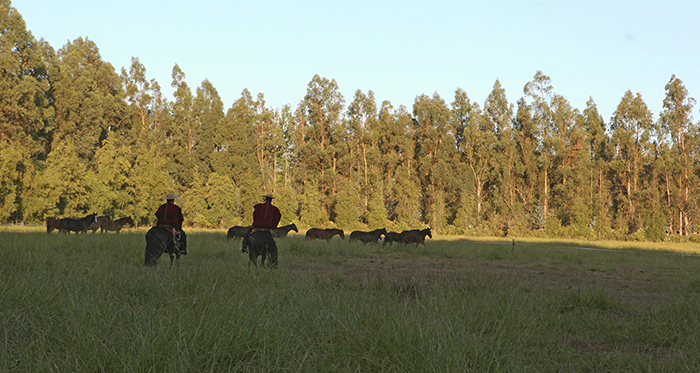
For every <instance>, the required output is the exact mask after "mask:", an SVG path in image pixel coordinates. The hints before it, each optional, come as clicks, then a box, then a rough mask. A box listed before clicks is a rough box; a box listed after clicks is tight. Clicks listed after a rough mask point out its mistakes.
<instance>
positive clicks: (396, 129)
mask: <svg viewBox="0 0 700 373" xmlns="http://www.w3.org/2000/svg"><path fill="white" fill-rule="evenodd" d="M0 26H1V27H0V52H1V53H0V144H1V146H0V175H2V176H3V178H2V182H1V183H0V205H2V207H3V210H2V213H0V222H3V223H7V222H11V221H18V220H24V221H25V222H28V223H39V222H43V221H45V219H46V218H48V217H54V216H58V217H64V216H80V215H83V214H86V213H88V212H93V211H94V212H98V213H100V214H107V215H112V216H113V217H121V216H132V217H133V218H134V219H135V221H136V222H137V224H138V225H141V226H143V225H151V224H152V223H153V221H154V217H153V211H154V210H155V208H157V206H158V205H159V204H160V203H161V202H162V200H161V197H162V196H163V195H164V194H166V193H168V192H176V193H178V194H180V195H181V196H183V199H182V200H181V204H182V205H183V207H184V214H185V216H186V225H187V224H191V225H192V226H197V227H208V228H213V227H219V228H221V227H227V226H231V225H237V224H242V225H246V224H249V223H250V221H251V211H252V206H253V205H254V204H255V203H257V202H259V201H260V196H261V195H262V194H264V193H267V192H274V193H275V194H276V195H279V196H280V198H278V200H277V201H276V203H277V204H278V205H279V207H280V209H281V210H282V213H283V217H282V222H281V223H282V224H288V223H292V222H298V223H299V224H301V225H306V226H308V227H311V226H332V225H337V226H341V227H343V228H348V229H353V228H370V227H371V228H380V227H383V226H388V227H389V228H391V229H395V230H403V229H413V228H418V227H422V226H431V227H432V228H433V229H434V230H435V232H436V233H439V232H460V233H466V234H490V235H499V236H500V235H508V236H528V235H531V234H534V235H550V236H551V235H559V236H563V237H564V236H565V237H586V238H588V237H606V238H616V239H626V238H629V237H632V236H631V235H634V238H635V239H649V240H662V239H663V240H684V239H685V238H684V237H688V236H690V235H691V234H693V233H695V231H696V230H697V227H698V226H700V221H699V220H698V216H700V199H699V198H696V197H694V195H693V193H692V192H693V191H694V190H697V189H698V186H699V185H700V184H699V183H700V177H698V175H700V165H698V163H697V162H695V161H694V160H697V159H700V154H699V153H700V152H699V150H698V149H700V147H698V140H697V139H698V138H700V136H698V132H699V131H700V130H699V129H698V125H697V123H695V122H694V119H693V117H692V111H693V110H694V108H695V103H696V101H695V99H693V98H692V97H691V96H690V92H688V90H687V89H686V87H685V86H684V85H683V82H682V81H681V80H680V79H679V78H677V77H676V76H675V75H672V76H671V79H670V80H669V82H668V84H666V86H665V87H664V88H665V90H666V96H665V98H664V102H663V110H662V112H661V113H659V120H658V121H657V122H655V121H654V115H653V113H651V112H650V111H649V109H648V107H647V104H646V103H645V102H644V100H643V99H642V96H641V94H640V93H632V92H631V91H628V92H625V94H624V95H623V97H622V98H621V100H620V102H619V104H618V106H617V108H616V111H615V113H614V114H613V116H612V118H611V119H610V121H609V123H606V122H605V120H604V118H603V117H602V116H601V114H600V113H599V112H598V109H597V106H596V104H595V102H594V101H593V100H592V99H590V100H589V101H588V102H587V103H586V107H585V108H584V109H583V110H582V111H579V110H578V109H576V108H574V107H573V106H572V105H571V103H570V102H569V101H568V100H567V99H566V98H565V97H563V96H562V95H560V94H557V93H556V90H555V88H554V85H553V82H554V81H553V79H551V78H550V77H549V76H547V75H545V74H544V73H543V72H542V71H537V72H536V73H535V75H534V76H533V78H532V80H531V81H530V82H528V83H526V84H525V86H524V87H523V91H522V97H520V98H519V99H517V101H516V102H517V104H516V105H515V106H514V105H513V104H511V103H509V102H508V100H507V98H506V92H505V90H504V89H503V87H502V86H501V83H500V81H498V80H496V81H495V83H494V85H493V88H492V91H491V92H490V93H489V95H488V97H487V98H486V100H485V101H484V102H483V104H480V103H477V102H475V101H472V100H470V99H469V97H468V95H467V92H466V91H464V90H462V89H457V90H456V91H455V93H454V97H453V99H452V100H451V105H450V106H449V107H448V105H447V104H446V100H445V99H443V98H442V97H441V96H440V95H439V94H437V93H435V94H433V95H431V96H430V95H426V94H417V95H416V98H415V100H414V101H413V102H412V103H408V104H409V105H408V106H409V107H407V106H404V105H397V106H396V107H395V106H394V105H392V104H391V102H389V101H383V102H381V104H378V102H377V101H376V99H375V96H374V93H373V92H372V91H367V92H366V93H365V92H362V91H361V90H357V91H356V92H355V95H354V97H353V99H352V101H351V102H349V104H348V105H347V106H346V104H345V98H344V97H343V95H342V94H341V93H340V88H339V85H338V82H336V81H335V80H334V79H331V78H326V77H321V76H319V75H314V76H313V77H312V78H311V80H310V82H309V83H308V85H307V87H306V94H305V95H304V97H303V98H302V100H300V101H299V102H298V104H297V105H295V106H294V107H292V106H291V105H286V106H284V107H283V108H278V109H275V108H269V107H267V106H266V103H265V98H264V95H263V93H258V94H257V96H253V95H252V94H251V93H250V91H248V90H247V89H244V90H243V91H242V92H241V97H240V98H239V99H237V100H236V101H235V102H233V104H232V105H231V107H230V108H228V109H225V108H224V104H223V102H222V101H221V98H220V97H219V95H218V92H217V90H216V88H215V87H214V84H213V83H212V82H210V81H208V80H204V81H202V82H201V84H200V85H199V86H197V87H194V86H192V85H190V84H189V83H188V82H187V80H186V74H185V72H184V71H183V70H182V69H181V68H180V67H179V66H178V65H175V66H174V67H173V70H172V80H171V82H170V86H171V87H172V88H173V90H174V94H173V98H172V100H169V99H167V98H166V97H165V95H163V94H162V93H161V88H160V84H159V83H158V82H157V81H155V80H154V79H149V78H148V75H147V71H146V67H145V66H144V65H143V64H142V63H141V62H140V60H139V59H138V58H136V57H133V58H132V60H131V65H130V66H129V67H128V68H126V67H123V68H122V69H121V74H119V75H117V73H116V72H115V69H114V67H113V66H112V65H111V64H110V63H108V62H106V61H103V60H102V58H101V56H100V53H99V49H98V47H97V45H96V44H95V42H93V41H92V40H89V39H87V38H82V37H81V38H77V39H75V40H73V41H69V42H67V43H66V44H65V45H63V46H62V47H61V48H59V49H58V50H57V51H56V50H54V49H53V48H52V47H51V46H50V45H49V44H48V43H47V42H46V41H45V40H39V41H37V40H35V38H34V36H33V35H32V34H31V32H30V31H29V30H27V28H26V25H25V23H24V21H23V19H22V17H21V15H20V13H19V12H18V11H17V10H16V9H14V8H12V7H11V5H10V2H9V1H2V2H0ZM658 206H663V207H658ZM650 211H653V214H652V213H651V212H650ZM550 219H554V220H553V221H551V222H550ZM662 227H663V229H662ZM673 235H679V236H681V237H673Z"/></svg>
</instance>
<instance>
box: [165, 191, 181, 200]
mask: <svg viewBox="0 0 700 373" xmlns="http://www.w3.org/2000/svg"><path fill="white" fill-rule="evenodd" d="M177 197H179V196H178V195H177V194H175V193H168V194H166V195H165V196H163V199H164V200H170V199H175V198H177Z"/></svg>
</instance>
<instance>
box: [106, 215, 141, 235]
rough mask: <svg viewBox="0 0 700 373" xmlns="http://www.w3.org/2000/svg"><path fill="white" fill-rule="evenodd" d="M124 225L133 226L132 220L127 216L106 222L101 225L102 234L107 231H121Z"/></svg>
mask: <svg viewBox="0 0 700 373" xmlns="http://www.w3.org/2000/svg"><path fill="white" fill-rule="evenodd" d="M125 224H129V226H132V227H133V226H134V220H132V219H131V216H127V217H125V218H121V219H117V220H112V221H109V222H106V223H105V224H102V232H104V231H108V232H117V233H119V231H121V230H122V228H124V225H125Z"/></svg>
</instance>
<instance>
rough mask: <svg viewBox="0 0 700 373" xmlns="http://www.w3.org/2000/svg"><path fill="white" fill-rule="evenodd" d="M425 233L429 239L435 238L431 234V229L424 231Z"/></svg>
mask: <svg viewBox="0 0 700 373" xmlns="http://www.w3.org/2000/svg"><path fill="white" fill-rule="evenodd" d="M423 232H425V234H426V235H427V236H428V237H430V238H433V235H432V234H431V233H430V228H426V229H423Z"/></svg>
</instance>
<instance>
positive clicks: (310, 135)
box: [294, 75, 345, 217]
mask: <svg viewBox="0 0 700 373" xmlns="http://www.w3.org/2000/svg"><path fill="white" fill-rule="evenodd" d="M344 105H345V99H344V98H343V95H342V94H341V93H340V91H339V90H338V84H337V83H336V82H335V80H334V79H331V80H329V79H326V78H322V77H320V76H318V75H314V77H313V78H312V79H311V82H309V84H308V86H307V89H306V95H305V96H304V99H303V100H302V101H301V102H300V103H299V105H298V106H297V110H296V115H295V116H296V121H295V132H296V131H298V132H297V133H296V134H295V140H294V141H295V146H296V148H297V152H298V153H297V157H298V162H299V163H300V164H301V167H300V172H301V174H300V175H299V176H300V178H301V180H300V182H301V184H302V185H303V186H304V188H306V187H307V185H306V182H307V181H308V180H316V181H317V184H314V185H317V187H318V188H319V192H320V195H321V199H320V200H319V201H316V203H320V204H321V205H322V207H323V209H324V211H325V213H327V214H328V216H329V217H332V216H333V214H334V211H333V204H334V195H335V193H336V192H337V190H338V187H339V185H338V184H337V176H338V175H337V174H336V167H337V163H338V157H339V150H340V149H339V148H340V147H341V146H342V144H340V143H339V141H340V139H341V138H343V130H344V128H343V123H342V121H343V107H344ZM305 194H307V195H308V193H305Z"/></svg>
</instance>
